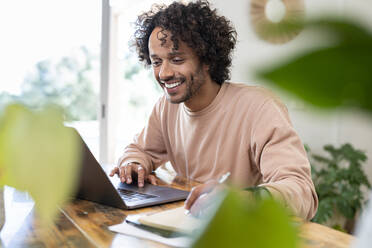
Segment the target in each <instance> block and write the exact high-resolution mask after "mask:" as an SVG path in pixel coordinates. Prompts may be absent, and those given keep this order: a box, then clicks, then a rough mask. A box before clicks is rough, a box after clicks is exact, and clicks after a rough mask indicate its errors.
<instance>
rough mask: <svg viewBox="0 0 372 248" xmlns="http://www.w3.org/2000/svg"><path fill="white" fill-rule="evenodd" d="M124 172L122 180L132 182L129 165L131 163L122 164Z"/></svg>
mask: <svg viewBox="0 0 372 248" xmlns="http://www.w3.org/2000/svg"><path fill="white" fill-rule="evenodd" d="M124 172H125V175H124V176H125V179H124V182H126V183H127V184H131V183H132V166H131V164H128V165H126V166H124Z"/></svg>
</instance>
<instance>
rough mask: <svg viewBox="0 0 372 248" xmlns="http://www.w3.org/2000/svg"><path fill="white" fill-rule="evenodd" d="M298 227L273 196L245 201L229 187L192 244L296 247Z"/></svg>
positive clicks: (259, 247)
mask: <svg viewBox="0 0 372 248" xmlns="http://www.w3.org/2000/svg"><path fill="white" fill-rule="evenodd" d="M297 245H298V239H297V230H296V228H295V226H294V225H293V223H291V221H290V218H289V216H288V214H287V212H286V211H285V210H284V208H283V207H282V206H281V205H280V204H279V203H277V202H275V201H274V200H272V199H265V200H262V201H259V202H257V203H252V202H248V201H247V200H245V199H242V196H241V195H240V194H239V193H237V192H235V191H231V192H229V193H228V194H227V196H226V198H225V199H224V200H223V202H222V204H221V206H220V207H219V209H218V211H217V212H216V215H215V216H214V217H213V219H212V220H211V222H210V223H209V224H208V226H207V227H206V229H205V231H204V233H202V234H201V235H200V237H199V239H198V240H197V241H196V242H195V243H194V246H193V247H203V248H205V247H254V248H272V247H276V248H281V247H283V248H292V247H297Z"/></svg>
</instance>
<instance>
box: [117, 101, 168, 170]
mask: <svg viewBox="0 0 372 248" xmlns="http://www.w3.org/2000/svg"><path fill="white" fill-rule="evenodd" d="M162 100H163V98H161V99H160V100H159V101H158V102H157V103H156V105H155V106H154V108H153V110H152V113H151V115H150V117H149V120H148V122H147V125H146V126H145V127H144V128H143V129H142V131H141V132H140V133H139V134H137V135H136V136H135V137H134V140H133V142H132V143H131V144H129V145H128V146H127V147H125V149H124V153H123V155H122V157H121V158H120V164H124V163H127V162H137V163H140V164H141V165H142V166H144V167H145V169H146V170H147V171H148V172H152V171H154V170H155V169H156V168H157V167H159V166H160V165H162V164H163V163H165V162H167V161H168V156H167V150H166V148H165V145H164V140H163V136H162V132H161V122H160V108H161V106H162V105H161V103H162Z"/></svg>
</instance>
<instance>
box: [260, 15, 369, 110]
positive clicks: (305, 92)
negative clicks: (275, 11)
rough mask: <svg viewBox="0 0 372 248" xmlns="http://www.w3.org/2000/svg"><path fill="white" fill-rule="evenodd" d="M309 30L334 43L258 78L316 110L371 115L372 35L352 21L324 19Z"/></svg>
mask: <svg viewBox="0 0 372 248" xmlns="http://www.w3.org/2000/svg"><path fill="white" fill-rule="evenodd" d="M306 27H307V28H314V29H315V30H318V31H319V33H320V34H321V32H324V31H326V32H327V34H329V35H330V36H331V37H332V38H333V40H334V42H333V43H332V44H331V45H329V46H328V47H325V48H324V47H323V48H320V49H317V50H314V51H311V52H307V53H303V54H301V55H298V56H297V57H295V58H293V59H289V60H287V61H282V62H281V63H280V64H279V65H276V66H274V67H271V68H266V69H263V70H261V71H259V72H258V73H257V75H258V77H259V78H262V79H265V80H267V81H268V82H269V83H271V84H275V85H277V86H279V87H281V88H282V89H284V90H287V91H288V92H291V93H293V94H295V95H296V96H298V97H300V98H301V99H303V100H305V101H306V102H308V103H311V104H313V105H315V106H319V107H324V108H335V107H339V106H348V107H357V108H361V109H363V110H366V111H369V112H372V98H371V97H370V96H369V94H370V92H372V70H371V69H370V64H371V56H372V34H371V33H370V32H369V31H368V30H367V29H365V28H363V27H361V26H359V25H357V24H354V23H352V22H350V21H340V20H331V19H330V20H326V19H324V20H319V21H314V22H311V23H308V24H307V25H306ZM314 37H316V36H314ZM314 39H316V38H314Z"/></svg>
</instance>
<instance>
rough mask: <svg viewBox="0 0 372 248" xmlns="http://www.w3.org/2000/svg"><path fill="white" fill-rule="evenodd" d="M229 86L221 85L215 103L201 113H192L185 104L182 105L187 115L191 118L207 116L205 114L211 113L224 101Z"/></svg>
mask: <svg viewBox="0 0 372 248" xmlns="http://www.w3.org/2000/svg"><path fill="white" fill-rule="evenodd" d="M229 84H230V83H223V84H222V85H221V88H220V90H219V91H218V93H217V96H216V97H215V98H214V99H213V101H212V102H211V103H210V104H209V105H208V106H206V107H205V108H203V109H201V110H199V111H190V110H189V109H188V108H187V107H186V106H185V103H182V105H183V109H184V111H185V113H186V114H187V115H189V116H201V115H205V114H207V113H209V112H211V111H212V110H213V109H214V108H215V107H216V106H217V105H218V104H219V103H220V102H221V99H222V97H223V95H224V94H225V92H226V90H227V88H228V86H229Z"/></svg>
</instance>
